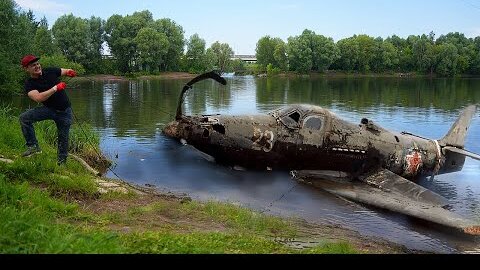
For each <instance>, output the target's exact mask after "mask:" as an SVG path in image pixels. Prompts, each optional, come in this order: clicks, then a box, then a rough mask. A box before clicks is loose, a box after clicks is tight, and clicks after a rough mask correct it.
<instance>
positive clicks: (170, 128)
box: [163, 121, 178, 138]
mask: <svg viewBox="0 0 480 270" xmlns="http://www.w3.org/2000/svg"><path fill="white" fill-rule="evenodd" d="M177 131H178V122H177V121H173V122H170V123H168V124H167V125H166V126H165V128H163V133H164V134H165V135H167V136H169V137H173V138H176V137H177V136H178V135H177V134H178V133H177Z"/></svg>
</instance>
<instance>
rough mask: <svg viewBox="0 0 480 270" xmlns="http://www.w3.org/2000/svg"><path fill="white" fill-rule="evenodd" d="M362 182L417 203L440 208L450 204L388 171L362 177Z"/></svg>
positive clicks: (384, 170)
mask: <svg viewBox="0 0 480 270" xmlns="http://www.w3.org/2000/svg"><path fill="white" fill-rule="evenodd" d="M361 180H362V181H364V182H365V183H367V184H369V185H372V186H374V187H377V188H379V189H381V190H384V191H387V192H391V193H398V194H401V195H403V196H405V197H407V198H408V199H410V200H413V201H416V202H420V203H426V204H431V205H435V206H439V207H444V206H447V205H448V204H449V202H448V200H447V199H446V198H444V197H442V196H440V195H439V194H437V193H435V192H433V191H431V190H429V189H426V188H424V187H422V186H420V185H417V184H415V183H414V182H412V181H410V180H407V179H405V178H403V177H401V176H400V175H397V174H395V173H393V172H391V171H389V170H386V169H382V170H378V171H376V172H374V173H372V174H369V175H365V176H363V177H361Z"/></svg>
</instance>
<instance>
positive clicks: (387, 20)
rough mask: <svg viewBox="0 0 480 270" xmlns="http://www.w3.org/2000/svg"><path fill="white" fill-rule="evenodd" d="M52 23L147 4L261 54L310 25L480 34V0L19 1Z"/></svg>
mask: <svg viewBox="0 0 480 270" xmlns="http://www.w3.org/2000/svg"><path fill="white" fill-rule="evenodd" d="M15 2H16V3H17V4H18V6H19V7H20V8H21V9H22V10H25V11H27V10H29V9H30V10H32V11H33V13H34V14H35V17H36V18H37V19H38V20H39V19H41V18H42V17H44V16H45V17H46V18H47V20H48V23H49V26H50V27H52V25H53V24H54V23H55V21H56V20H57V19H58V18H59V17H60V16H62V15H65V14H73V15H74V16H77V17H81V18H90V17H91V16H95V17H100V18H102V19H104V20H107V19H108V18H109V17H110V16H112V15H114V14H119V15H122V16H126V15H131V14H133V13H134V12H135V11H142V10H149V11H150V12H151V13H152V14H153V18H154V19H155V20H157V19H162V18H169V19H172V20H173V21H175V22H176V23H177V24H178V25H180V26H182V28H183V30H184V32H185V33H184V35H185V38H186V39H188V38H189V37H190V36H191V35H193V34H195V33H196V34H198V35H199V36H200V37H201V38H203V39H204V40H205V41H206V43H207V47H209V46H210V45H211V44H212V43H214V42H216V41H219V42H221V43H228V44H229V45H230V47H231V48H232V49H233V51H234V52H235V54H255V48H256V43H257V41H258V40H259V39H260V38H262V37H264V36H267V35H268V36H270V37H278V38H281V39H282V40H284V41H285V42H287V39H288V37H292V36H298V35H300V34H301V33H302V31H303V30H305V29H309V30H312V31H314V32H315V33H316V34H319V35H323V36H326V37H331V38H333V39H334V41H335V42H337V41H338V40H340V39H343V38H348V37H351V36H353V35H355V34H357V35H358V34H366V35H369V36H372V37H382V38H387V37H389V36H392V35H397V36H400V37H403V38H406V37H408V36H409V35H422V34H428V33H430V32H431V31H433V32H434V33H435V34H436V37H437V38H438V37H439V36H440V35H442V34H447V33H450V32H460V33H463V34H465V36H467V37H477V36H480V0H135V1H122V0H82V1H74V0H72V1H65V0H63V1H60V0H15Z"/></svg>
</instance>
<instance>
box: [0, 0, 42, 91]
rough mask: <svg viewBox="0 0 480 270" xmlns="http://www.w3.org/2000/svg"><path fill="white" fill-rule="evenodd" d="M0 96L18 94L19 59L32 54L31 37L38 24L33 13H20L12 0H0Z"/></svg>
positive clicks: (20, 72)
mask: <svg viewBox="0 0 480 270" xmlns="http://www.w3.org/2000/svg"><path fill="white" fill-rule="evenodd" d="M0 22H2V26H1V27H0V37H1V38H0V95H3V94H11V93H15V92H18V91H19V90H20V89H21V87H20V82H21V81H22V80H23V78H24V73H23V72H22V71H21V69H20V65H19V62H20V59H21V57H22V56H23V55H25V54H27V53H32V52H33V51H34V50H33V42H31V40H32V37H34V36H35V33H36V30H37V26H38V22H36V21H35V18H34V16H33V13H32V12H31V11H29V12H28V13H25V12H22V11H21V10H20V9H19V8H18V6H17V4H16V3H15V2H14V1H12V0H0Z"/></svg>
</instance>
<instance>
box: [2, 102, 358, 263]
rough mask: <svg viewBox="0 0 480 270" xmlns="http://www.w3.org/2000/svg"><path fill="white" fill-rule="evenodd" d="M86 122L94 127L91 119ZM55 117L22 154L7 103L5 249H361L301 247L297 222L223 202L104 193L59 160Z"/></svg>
mask: <svg viewBox="0 0 480 270" xmlns="http://www.w3.org/2000/svg"><path fill="white" fill-rule="evenodd" d="M83 128H84V129H86V128H87V127H86V126H84V127H83ZM54 130H55V128H54V124H53V123H47V122H45V123H40V124H38V125H36V131H37V137H38V139H39V143H40V147H41V148H42V150H43V153H41V154H38V155H35V156H32V157H30V158H20V157H19V156H20V153H21V152H22V151H23V150H24V140H23V137H22V134H21V131H20V126H19V123H18V117H17V116H13V115H11V113H10V111H9V110H8V109H6V108H2V109H0V155H1V158H3V159H10V160H13V162H12V163H8V162H0V231H1V232H2V233H1V234H0V253H4V254H5V253H7V254H8V253H29V254H31V253H40V254H44V253H357V252H359V251H358V250H356V249H355V248H354V247H353V246H352V245H350V244H349V243H347V242H346V241H339V242H336V241H331V240H328V241H327V240H325V241H320V242H319V244H318V245H316V246H313V247H309V248H304V249H297V248H293V247H291V246H289V245H288V244H286V243H288V239H292V238H295V237H296V236H298V235H299V234H300V232H299V230H298V227H297V225H296V223H295V222H293V221H290V220H282V219H279V218H276V217H270V216H265V215H262V214H259V213H255V212H252V211H249V210H246V209H244V208H240V207H236V206H233V205H230V204H223V203H215V202H209V203H200V202H195V201H191V200H188V199H185V198H179V197H176V196H167V195H162V194H156V193H144V192H140V191H138V190H134V189H131V188H130V189H129V192H127V193H126V194H124V193H118V192H113V191H110V192H108V193H100V192H99V189H98V182H97V180H98V179H96V178H95V177H94V176H92V175H90V174H89V173H88V172H87V171H86V170H85V169H84V167H82V165H81V164H79V163H77V162H76V161H75V160H73V159H69V160H68V162H67V165H66V166H58V165H56V146H55V139H54V138H55V137H54V135H53V134H54V133H55V131H54ZM81 133H83V131H82V132H80V131H79V130H78V127H74V128H73V131H72V136H71V140H72V143H71V144H72V150H71V151H76V152H77V153H78V154H81V155H83V156H89V155H91V153H92V152H96V151H97V150H98V149H96V150H92V147H93V146H92V145H96V146H94V148H98V137H96V136H95V134H94V133H93V132H92V130H91V129H87V133H88V135H90V136H88V137H90V138H91V142H90V143H85V138H86V137H85V136H83V137H82V136H81Z"/></svg>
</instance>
